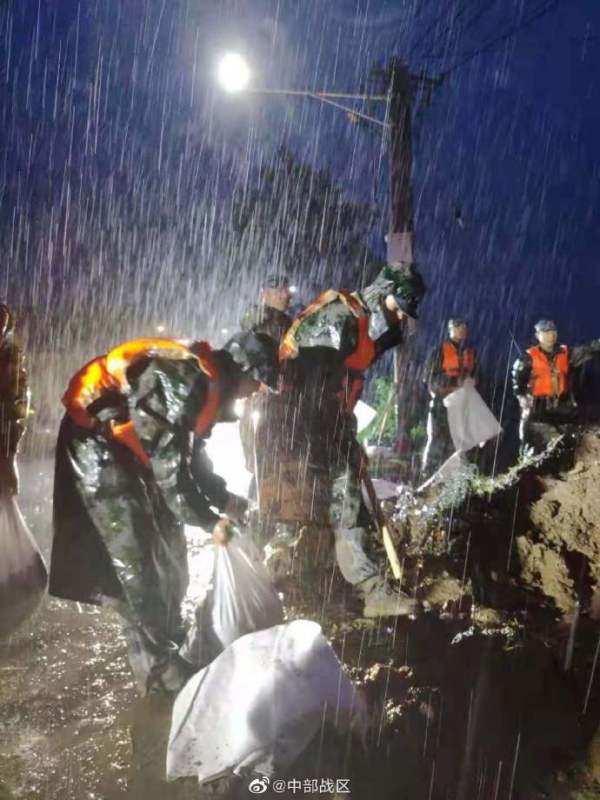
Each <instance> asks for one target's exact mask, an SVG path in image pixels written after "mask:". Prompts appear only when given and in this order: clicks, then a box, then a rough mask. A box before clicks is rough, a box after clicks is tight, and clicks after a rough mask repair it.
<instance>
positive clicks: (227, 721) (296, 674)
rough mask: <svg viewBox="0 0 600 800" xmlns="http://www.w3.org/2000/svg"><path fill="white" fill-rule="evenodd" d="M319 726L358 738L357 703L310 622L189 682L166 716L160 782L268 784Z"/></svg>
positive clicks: (362, 721) (258, 636)
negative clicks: (235, 778) (244, 780)
mask: <svg viewBox="0 0 600 800" xmlns="http://www.w3.org/2000/svg"><path fill="white" fill-rule="evenodd" d="M323 719H325V720H327V721H329V722H331V723H332V724H334V725H335V726H336V727H337V728H338V730H340V731H341V732H342V733H343V732H345V731H347V730H349V728H350V727H352V728H353V729H354V730H355V731H356V732H357V733H359V734H362V735H363V736H364V734H365V731H366V725H367V712H366V706H365V703H364V700H363V699H362V696H361V695H360V694H359V693H358V692H357V690H356V687H355V686H354V685H353V684H352V682H351V681H350V679H349V678H348V676H347V675H346V674H345V673H344V672H343V670H342V669H341V665H340V662H339V661H338V659H337V657H336V655H335V653H334V652H333V649H332V648H331V645H330V644H329V642H328V641H327V640H326V639H325V637H324V636H323V634H322V632H321V628H320V626H319V625H317V623H316V622H311V621H308V620H295V621H294V622H289V623H287V624H286V625H277V626H276V627H273V628H269V629H268V630H265V631H259V632H258V633H253V634H249V635H248V636H243V637H242V638H241V639H238V640H237V641H236V642H234V643H233V644H232V645H230V646H229V647H228V648H227V649H226V650H225V651H224V652H223V653H221V655H220V656H219V657H218V658H217V659H215V661H213V662H212V663H211V664H210V665H209V666H208V667H206V668H205V669H203V670H202V671H201V672H198V673H197V674H196V675H194V676H193V677H192V678H191V679H190V680H189V681H188V683H187V684H186V685H185V686H184V688H183V689H182V690H181V692H180V693H179V695H178V697H177V700H176V701H175V706H174V709H173V719H172V724H171V733H170V737H169V748H168V752H167V776H168V778H169V779H170V780H175V779H176V778H181V777H186V776H197V778H198V780H199V781H200V783H204V782H207V781H210V780H213V779H214V778H216V777H219V776H221V775H223V774H226V773H228V772H231V771H233V772H235V773H238V774H239V773H240V772H245V771H253V772H256V773H259V774H261V775H267V776H271V775H273V773H274V772H275V771H278V770H279V769H282V768H284V767H286V766H289V765H290V764H292V763H293V761H294V760H295V759H296V758H297V757H298V756H299V755H300V754H301V753H302V751H303V750H304V749H305V748H306V746H307V745H308V744H309V743H310V741H311V740H312V739H313V737H314V736H315V735H317V734H318V732H319V730H320V728H321V725H322V723H323Z"/></svg>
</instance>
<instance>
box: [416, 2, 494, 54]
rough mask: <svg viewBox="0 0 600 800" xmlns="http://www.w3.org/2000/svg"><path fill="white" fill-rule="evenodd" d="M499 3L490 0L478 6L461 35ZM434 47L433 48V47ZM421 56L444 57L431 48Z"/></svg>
mask: <svg viewBox="0 0 600 800" xmlns="http://www.w3.org/2000/svg"><path fill="white" fill-rule="evenodd" d="M497 3H498V0H490V2H489V3H486V4H484V5H483V6H481V7H480V8H478V9H477V10H476V11H475V13H474V14H473V16H472V17H470V18H469V19H468V20H467V21H466V22H465V23H464V24H463V25H462V27H461V29H460V35H461V36H464V34H465V33H466V32H467V31H468V30H469V29H470V28H472V27H473V26H474V25H476V24H477V23H478V22H479V20H480V19H481V18H482V17H483V16H484V14H486V13H487V12H488V11H489V10H490V9H491V8H493V6H495V5H497ZM449 27H450V26H447V27H446V28H445V30H448V28H449ZM438 38H439V37H438ZM433 45H435V41H434V42H433ZM432 49H433V47H432ZM421 58H435V59H438V58H444V55H443V54H439V55H433V53H432V52H431V50H430V51H429V53H426V54H422V55H421Z"/></svg>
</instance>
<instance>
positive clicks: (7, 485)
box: [0, 455, 19, 497]
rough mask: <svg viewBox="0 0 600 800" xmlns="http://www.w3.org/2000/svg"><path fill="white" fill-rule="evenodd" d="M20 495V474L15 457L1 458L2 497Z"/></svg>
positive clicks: (0, 480) (0, 492)
mask: <svg viewBox="0 0 600 800" xmlns="http://www.w3.org/2000/svg"><path fill="white" fill-rule="evenodd" d="M18 493H19V473H18V472H17V463H16V460H15V457H14V455H10V456H2V457H0V497H12V496H13V495H15V494H18Z"/></svg>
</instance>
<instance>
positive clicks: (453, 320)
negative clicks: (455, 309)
mask: <svg viewBox="0 0 600 800" xmlns="http://www.w3.org/2000/svg"><path fill="white" fill-rule="evenodd" d="M466 324H467V320H466V319H464V318H463V317H450V319H449V320H448V330H452V328H460V327H461V325H465V326H466Z"/></svg>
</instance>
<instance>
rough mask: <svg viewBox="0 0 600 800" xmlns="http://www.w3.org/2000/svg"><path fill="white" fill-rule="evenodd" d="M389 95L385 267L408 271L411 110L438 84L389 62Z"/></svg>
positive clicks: (397, 369)
mask: <svg viewBox="0 0 600 800" xmlns="http://www.w3.org/2000/svg"><path fill="white" fill-rule="evenodd" d="M385 77H386V79H387V85H388V92H389V112H388V122H389V125H390V144H389V158H390V227H389V233H388V237H387V263H388V264H389V265H390V266H391V267H393V268H394V269H407V268H408V267H409V266H410V265H411V264H413V263H414V232H415V219H414V216H415V214H414V203H413V191H412V163H413V149H412V106H413V100H414V98H415V95H416V94H417V93H418V92H421V93H423V94H424V95H425V100H428V99H429V96H430V93H431V91H432V90H433V88H435V87H436V86H437V85H439V82H440V81H439V80H437V79H435V78H427V77H425V76H424V75H418V76H417V75H413V74H411V72H410V70H409V69H408V66H407V65H406V64H405V63H404V62H403V61H401V60H400V59H399V58H393V59H391V60H390V61H389V62H388V64H387V67H386V70H385ZM402 361H403V358H402V353H401V352H400V351H399V350H398V349H396V350H394V389H395V393H396V404H395V416H396V431H397V432H398V433H399V432H400V413H401V411H400V381H401V373H402V369H403V366H405V365H403V364H402Z"/></svg>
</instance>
